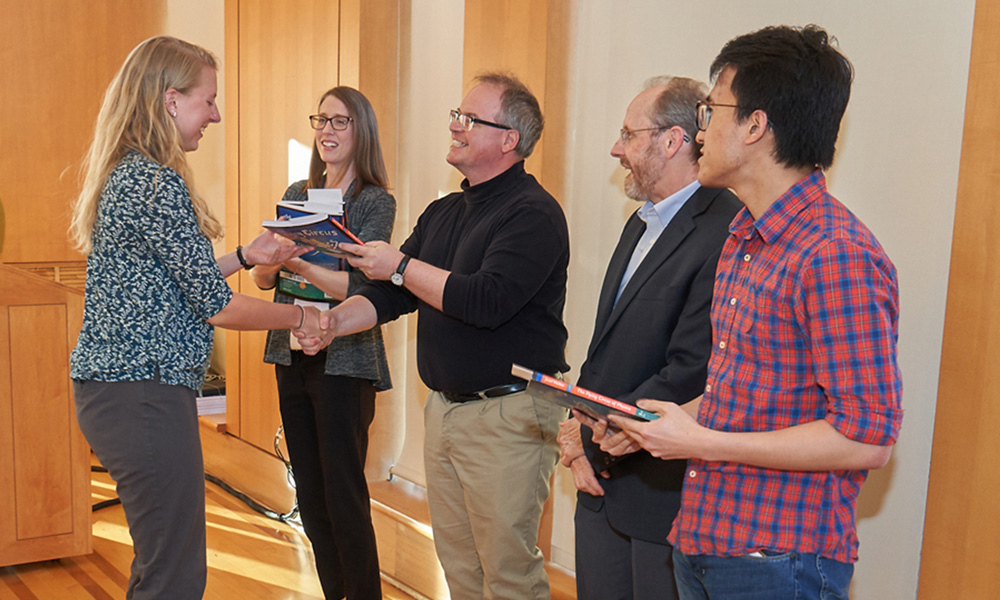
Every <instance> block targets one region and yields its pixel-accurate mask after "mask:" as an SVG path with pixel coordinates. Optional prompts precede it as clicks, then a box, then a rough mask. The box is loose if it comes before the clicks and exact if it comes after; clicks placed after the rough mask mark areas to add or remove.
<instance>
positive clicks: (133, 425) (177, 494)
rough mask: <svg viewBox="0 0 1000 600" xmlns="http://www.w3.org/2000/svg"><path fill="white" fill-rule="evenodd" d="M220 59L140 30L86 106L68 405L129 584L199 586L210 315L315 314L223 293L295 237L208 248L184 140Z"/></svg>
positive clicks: (178, 593)
mask: <svg viewBox="0 0 1000 600" xmlns="http://www.w3.org/2000/svg"><path fill="white" fill-rule="evenodd" d="M217 89H218V88H217V81H216V59H215V57H214V56H212V54H211V53H210V52H208V51H207V50H205V49H204V48H201V47H198V46H195V45H193V44H189V43H187V42H184V41H181V40H178V39H176V38H171V37H156V38H151V39H148V40H146V41H145V42H142V43H141V44H139V45H138V46H136V48H135V49H133V50H132V52H131V53H130V54H129V56H128V58H127V59H126V60H125V64H124V65H123V66H122V67H121V69H120V70H119V71H118V73H117V74H116V75H115V77H114V79H113V80H112V82H111V84H110V86H109V87H108V90H107V93H106V94H105V97H104V102H103V104H102V105H101V109H100V112H99V113H98V116H97V124H96V127H95V130H94V139H93V142H92V143H91V146H90V150H89V152H88V154H87V157H86V159H85V164H84V181H83V187H82V190H81V192H80V195H79V196H78V197H77V199H76V201H75V203H74V206H73V219H72V224H71V227H70V234H71V237H72V239H73V241H74V242H75V244H76V246H77V248H79V249H80V251H81V252H83V253H84V254H85V255H87V281H86V295H85V297H84V313H83V327H82V329H81V331H80V334H79V336H78V338H77V344H76V347H75V348H74V349H73V353H72V356H71V357H70V367H71V377H72V378H73V396H74V402H75V404H76V413H77V420H78V422H79V424H80V429H81V430H82V431H83V434H84V436H85V437H86V438H87V442H88V443H89V444H90V447H91V448H92V449H93V450H94V453H95V454H96V455H97V458H98V459H99V460H100V461H101V464H102V465H103V466H104V467H105V468H107V470H108V473H109V474H110V475H111V478H112V479H114V480H115V483H116V486H117V492H118V497H119V498H120V499H121V503H122V507H123V508H124V510H125V518H126V519H127V521H128V526H129V533H130V534H131V536H132V542H133V550H134V552H135V558H134V560H133V561H132V568H131V574H130V577H129V582H128V591H127V596H128V598H132V599H133V600H148V599H151V598H170V599H181V600H192V599H197V598H201V597H202V595H203V593H204V589H205V583H206V577H207V566H206V549H205V470H204V464H203V460H202V453H201V440H200V437H199V433H198V416H197V402H196V399H195V392H196V390H199V389H200V388H201V386H202V383H203V382H204V379H205V372H206V368H207V366H208V358H209V354H210V353H211V350H212V330H213V326H218V327H225V328H229V329H268V328H274V329H288V328H289V327H292V328H296V329H299V330H303V332H304V330H310V331H311V335H313V336H318V335H319V333H320V331H319V312H318V311H315V309H313V308H311V307H295V306H277V305H275V304H272V303H270V302H266V301H263V300H259V299H257V298H251V297H249V296H245V295H242V294H234V293H233V291H232V290H231V289H230V288H229V286H228V285H227V284H226V280H225V277H227V276H229V275H231V274H233V273H235V272H236V271H238V270H239V269H240V267H241V265H242V266H243V267H244V268H250V266H251V265H253V264H255V263H264V262H279V263H280V262H281V261H284V260H287V259H288V258H290V257H292V256H294V255H295V254H296V253H299V251H298V250H296V249H295V248H294V247H291V248H290V247H289V246H287V245H282V244H279V243H277V242H276V241H275V240H274V237H273V235H272V234H270V233H264V234H261V235H259V236H258V237H257V238H256V239H254V240H253V241H252V242H251V243H250V244H247V246H245V247H240V246H237V250H236V252H230V253H229V254H226V255H224V256H221V257H219V258H218V259H216V258H215V256H214V254H213V249H212V242H211V239H212V238H218V237H220V236H221V235H222V233H223V230H222V225H221V224H220V223H219V221H218V220H216V219H215V217H214V216H212V214H211V211H210V210H209V208H208V204H207V203H206V202H205V200H204V199H203V198H202V197H201V196H200V195H198V193H197V192H196V191H195V189H194V186H193V180H192V177H191V170H190V168H189V166H188V163H187V159H186V153H187V152H192V151H194V150H196V149H197V148H198V142H199V141H200V139H201V137H202V135H203V133H204V131H205V128H206V127H208V125H210V124H212V123H218V122H219V121H220V116H219V110H218V108H217V107H216V104H215V95H216V91H217Z"/></svg>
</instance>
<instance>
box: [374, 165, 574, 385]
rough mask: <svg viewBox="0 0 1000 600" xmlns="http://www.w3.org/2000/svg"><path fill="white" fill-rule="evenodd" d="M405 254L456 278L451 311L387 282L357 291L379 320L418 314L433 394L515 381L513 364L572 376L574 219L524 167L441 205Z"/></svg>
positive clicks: (465, 188) (420, 356)
mask: <svg viewBox="0 0 1000 600" xmlns="http://www.w3.org/2000/svg"><path fill="white" fill-rule="evenodd" d="M400 250H402V251H403V253H405V254H407V255H409V256H412V257H414V258H416V259H419V260H421V261H423V262H426V263H429V264H431V265H434V266H436V267H439V268H442V269H445V270H448V271H450V272H451V275H450V276H449V277H448V281H447V283H446V284H445V287H444V301H443V303H442V308H443V310H441V311H439V310H436V309H435V308H433V307H431V306H430V305H428V304H426V303H425V302H422V301H420V300H419V299H418V298H417V297H416V296H414V295H413V294H411V293H410V292H409V291H408V290H406V289H404V288H402V287H396V286H394V285H392V284H391V283H389V282H385V281H380V282H372V283H370V284H368V285H366V286H365V287H363V288H361V290H360V291H359V292H358V293H359V294H360V295H362V296H364V297H366V298H367V299H368V300H369V301H370V302H371V303H372V304H373V305H374V306H375V310H376V311H377V313H378V321H379V323H384V322H386V321H391V320H393V319H395V318H397V317H398V316H400V315H402V314H405V313H409V312H412V311H414V310H418V311H419V312H418V313H417V314H418V315H419V317H418V321H417V366H418V368H419V370H420V377H421V379H423V381H424V383H425V384H426V385H427V387H429V388H431V389H433V390H438V391H442V392H455V393H470V392H475V391H478V390H482V389H486V388H489V387H493V386H496V385H502V384H506V383H513V382H515V381H518V379H517V378H516V377H514V376H512V375H511V374H510V365H511V363H518V364H521V365H524V366H526V367H529V368H531V369H534V370H536V371H541V372H544V373H550V374H552V373H556V372H566V371H567V370H568V369H569V366H568V365H567V364H566V359H565V349H566V338H567V334H566V327H565V326H564V325H563V322H562V313H563V305H564V304H565V303H566V268H567V266H568V264H569V232H568V230H567V227H566V217H565V215H564V214H563V211H562V208H561V207H560V206H559V204H558V203H557V202H556V201H555V199H554V198H553V197H552V196H551V195H550V194H549V193H548V192H546V191H545V190H544V189H543V188H542V186H541V185H539V184H538V182H537V181H536V180H535V178H534V177H533V176H531V175H529V174H528V173H526V172H525V171H524V162H523V161H522V162H519V163H517V164H516V165H514V166H512V167H511V168H510V169H508V170H507V171H505V172H504V173H502V174H500V175H498V176H496V177H494V178H493V179H491V180H489V181H486V182H484V183H481V184H479V185H475V186H470V185H469V182H468V180H465V181H463V182H462V191H461V192H456V193H453V194H449V195H447V196H445V197H444V198H441V199H439V200H437V201H435V202H433V203H432V204H431V205H430V206H428V207H427V209H426V210H425V211H424V213H423V214H422V215H420V218H419V219H418V220H417V225H416V227H415V228H414V229H413V233H412V234H410V237H409V238H408V239H407V240H406V242H404V243H403V245H402V246H401V247H400Z"/></svg>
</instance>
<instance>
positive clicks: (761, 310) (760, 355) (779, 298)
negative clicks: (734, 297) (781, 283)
mask: <svg viewBox="0 0 1000 600" xmlns="http://www.w3.org/2000/svg"><path fill="white" fill-rule="evenodd" d="M740 304H741V306H740V308H739V309H738V310H737V311H736V316H735V318H736V323H735V326H736V327H735V330H736V331H738V332H739V334H738V335H739V338H740V348H741V349H742V350H743V351H744V353H745V354H747V355H748V356H751V357H753V358H754V359H755V361H756V362H763V363H770V364H772V365H773V364H775V363H776V362H777V361H780V360H782V359H783V358H785V357H786V356H787V353H788V352H789V351H793V352H794V351H795V350H796V346H798V345H799V344H800V343H803V342H802V339H801V336H799V335H797V334H796V332H797V331H798V330H799V327H798V325H797V323H796V321H795V318H794V316H795V314H794V308H793V304H792V299H791V297H790V295H788V294H787V293H784V290H782V289H781V288H780V287H779V288H778V289H774V288H771V287H768V286H758V287H753V288H750V290H749V291H748V293H747V296H746V298H745V299H744V301H743V302H742V303H740Z"/></svg>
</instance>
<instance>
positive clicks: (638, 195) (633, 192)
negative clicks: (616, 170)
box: [625, 171, 649, 202]
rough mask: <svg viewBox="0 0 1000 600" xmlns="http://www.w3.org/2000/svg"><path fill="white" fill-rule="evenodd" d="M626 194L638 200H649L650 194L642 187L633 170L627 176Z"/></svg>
mask: <svg viewBox="0 0 1000 600" xmlns="http://www.w3.org/2000/svg"><path fill="white" fill-rule="evenodd" d="M625 195H626V196H628V197H629V198H631V199H633V200H635V201H636V202H645V201H647V200H649V194H647V193H646V192H645V190H643V189H642V186H641V185H639V183H638V182H637V181H636V177H635V173H633V172H632V171H629V174H628V175H626V176H625Z"/></svg>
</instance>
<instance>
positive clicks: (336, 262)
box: [262, 189, 362, 301]
mask: <svg viewBox="0 0 1000 600" xmlns="http://www.w3.org/2000/svg"><path fill="white" fill-rule="evenodd" d="M306 193H307V197H308V199H307V200H306V201H304V202H299V201H287V200H283V201H281V202H278V207H277V216H278V218H277V219H276V220H273V221H264V222H263V223H262V225H263V227H264V228H265V229H267V230H268V231H272V232H274V233H277V234H278V235H281V236H283V237H286V238H288V239H291V240H292V241H294V242H296V243H298V244H302V245H308V246H313V247H314V248H315V250H312V251H310V252H308V253H306V254H303V255H302V256H301V257H300V258H301V259H302V260H304V261H306V262H309V263H313V264H316V265H319V266H321V267H323V268H324V269H330V270H331V271H343V270H345V269H346V268H347V265H346V261H345V260H344V259H343V258H342V257H343V256H345V253H344V252H343V251H342V250H340V249H339V248H338V246H339V245H340V244H341V243H351V244H362V242H361V240H359V239H358V238H357V237H356V236H355V235H354V234H353V233H351V232H350V230H349V229H347V217H346V215H344V200H343V196H342V194H341V191H340V190H338V189H309V190H306ZM278 290H279V291H281V292H284V293H286V294H290V295H292V296H295V297H297V298H303V299H306V300H320V301H328V300H332V299H333V298H331V297H330V296H329V295H327V294H326V293H325V292H323V290H321V289H319V288H317V287H316V286H314V285H313V284H311V283H309V281H307V280H306V279H305V278H304V277H302V276H301V275H298V274H296V273H293V272H291V271H289V270H288V269H282V270H281V271H280V272H279V273H278Z"/></svg>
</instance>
